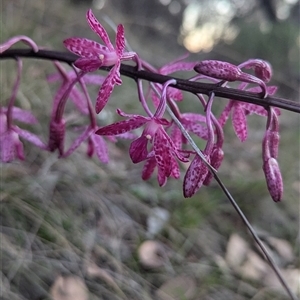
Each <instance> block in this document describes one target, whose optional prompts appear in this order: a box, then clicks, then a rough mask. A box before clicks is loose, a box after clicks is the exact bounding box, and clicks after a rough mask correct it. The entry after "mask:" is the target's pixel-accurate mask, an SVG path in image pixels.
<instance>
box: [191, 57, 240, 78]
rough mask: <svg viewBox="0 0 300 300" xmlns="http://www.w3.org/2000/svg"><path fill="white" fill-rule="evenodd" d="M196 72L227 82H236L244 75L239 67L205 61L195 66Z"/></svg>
mask: <svg viewBox="0 0 300 300" xmlns="http://www.w3.org/2000/svg"><path fill="white" fill-rule="evenodd" d="M194 70H195V71H196V72H198V73H200V74H203V75H206V76H209V77H213V78H216V79H222V80H226V81H236V80H238V79H239V78H240V76H241V75H242V71H241V69H240V68H239V67H237V66H235V65H233V64H230V63H228V62H225V61H219V60H203V61H201V62H199V63H198V64H196V65H195V67H194Z"/></svg>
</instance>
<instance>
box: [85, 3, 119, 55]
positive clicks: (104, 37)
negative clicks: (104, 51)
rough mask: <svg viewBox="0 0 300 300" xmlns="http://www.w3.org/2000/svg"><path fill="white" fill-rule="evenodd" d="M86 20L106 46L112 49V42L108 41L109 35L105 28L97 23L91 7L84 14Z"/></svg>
mask: <svg viewBox="0 0 300 300" xmlns="http://www.w3.org/2000/svg"><path fill="white" fill-rule="evenodd" d="M86 18H87V21H88V23H89V25H90V27H91V29H92V30H93V31H94V32H95V33H96V34H97V35H98V36H99V37H100V38H101V39H102V41H103V42H104V43H105V45H106V46H107V47H108V49H109V50H110V51H113V50H114V47H113V45H112V43H111V42H110V39H109V36H108V34H107V32H106V30H105V28H104V27H103V26H102V25H101V24H100V23H99V21H98V20H97V19H96V17H95V16H94V14H93V12H92V10H91V9H89V10H88V11H87V14H86Z"/></svg>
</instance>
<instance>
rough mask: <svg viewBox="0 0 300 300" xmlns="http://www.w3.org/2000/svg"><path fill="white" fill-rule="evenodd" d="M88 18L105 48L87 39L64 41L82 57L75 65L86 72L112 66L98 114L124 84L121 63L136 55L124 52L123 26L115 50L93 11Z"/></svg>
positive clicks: (102, 91)
mask: <svg viewBox="0 0 300 300" xmlns="http://www.w3.org/2000/svg"><path fill="white" fill-rule="evenodd" d="M86 18H87V21H88V23H89V25H90V27H91V29H92V30H93V31H94V32H95V33H96V34H97V35H98V36H99V37H100V38H101V39H102V41H103V42H104V43H105V46H103V45H101V44H99V43H97V42H95V41H92V40H88V39H85V38H69V39H66V40H65V41H64V45H65V46H66V47H67V49H68V50H70V51H71V52H73V53H75V54H77V55H78V56H79V57H80V58H78V59H77V60H76V62H75V63H74V65H75V66H76V67H77V68H79V69H81V70H82V71H84V72H93V71H96V70H97V69H99V68H100V67H111V66H112V68H111V70H110V72H109V73H108V75H107V77H106V79H105V80H104V82H103V84H102V86H101V88H100V90H99V93H98V97H97V100H96V106H95V109H96V113H97V114H98V113H99V112H100V111H101V110H102V109H103V108H104V106H105V105H106V103H107V101H108V99H109V96H110V94H111V93H112V90H113V88H114V86H115V85H116V84H117V85H120V84H121V83H122V80H121V78H120V65H121V61H124V60H132V59H134V58H135V57H136V53H134V52H125V51H124V50H125V38H124V27H123V25H118V29H117V35H116V48H114V47H113V45H112V43H111V41H110V39H109V37H108V34H107V32H106V30H105V29H104V27H103V26H102V25H101V24H100V23H99V21H98V20H97V19H96V17H95V16H94V14H93V13H92V10H91V9H90V10H88V12H87V14H86Z"/></svg>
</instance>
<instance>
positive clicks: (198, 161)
mask: <svg viewBox="0 0 300 300" xmlns="http://www.w3.org/2000/svg"><path fill="white" fill-rule="evenodd" d="M204 156H205V158H206V160H207V162H208V163H209V161H210V157H209V156H208V155H206V154H204ZM207 173H208V168H207V166H206V165H205V163H204V162H203V160H202V158H200V156H198V155H195V157H194V159H193V161H192V162H191V164H190V166H189V168H188V170H187V171H186V173H185V176H184V180H183V195H184V197H185V198H189V197H192V196H193V195H194V194H195V193H196V192H197V191H198V190H199V189H200V187H201V186H202V184H203V182H204V180H205V178H206V176H207Z"/></svg>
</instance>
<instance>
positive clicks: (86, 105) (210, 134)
mask: <svg viewBox="0 0 300 300" xmlns="http://www.w3.org/2000/svg"><path fill="white" fill-rule="evenodd" d="M86 19H87V22H88V24H89V26H90V28H91V29H92V30H93V31H94V32H95V33H96V34H97V35H98V36H99V37H100V39H101V40H102V41H103V44H100V43H98V42H96V41H93V40H89V39H86V38H77V37H73V38H67V39H66V40H65V41H64V45H65V46H66V48H67V49H68V50H69V51H71V52H73V53H75V54H76V55H78V58H77V59H76V60H75V61H72V62H73V70H71V71H67V70H66V69H64V67H63V66H62V64H61V63H60V62H58V61H55V60H53V62H54V66H55V68H56V70H57V73H56V74H50V75H48V81H49V82H59V83H60V86H59V88H58V90H57V92H56V94H55V96H54V99H53V107H52V114H51V119H50V124H49V139H48V144H47V145H45V144H44V143H43V142H42V141H41V140H40V139H39V138H38V137H37V136H35V135H34V134H32V133H30V132H28V131H25V130H23V129H21V128H19V127H18V126H16V125H14V124H12V119H14V118H15V119H18V118H19V120H20V121H25V122H28V123H30V122H31V121H32V116H29V113H28V112H26V113H21V114H20V109H19V110H18V108H16V107H15V105H14V99H15V98H16V91H17V89H18V86H19V81H20V69H21V67H20V66H21V63H20V59H17V61H18V65H19V71H18V78H17V80H16V83H15V87H14V88H13V91H12V96H11V100H10V104H9V105H7V109H6V108H5V107H2V108H1V126H2V128H1V136H0V138H1V145H0V146H1V147H0V150H1V160H2V161H11V160H13V159H14V157H15V156H17V157H19V158H21V159H23V157H24V154H23V146H22V143H21V142H20V140H19V136H20V137H22V138H25V139H27V140H29V141H31V142H32V143H33V144H35V145H36V146H38V147H40V148H42V149H44V150H48V151H56V150H58V152H59V157H67V156H69V155H71V154H72V153H73V152H74V151H75V150H76V149H78V148H79V146H80V145H81V144H82V143H84V142H86V143H87V155H88V156H92V155H93V153H96V155H97V157H98V159H99V160H100V161H102V162H104V163H107V162H108V149H107V145H106V141H105V140H104V138H103V136H106V138H107V139H108V140H109V141H111V142H115V141H116V139H117V138H125V139H133V141H132V142H131V144H130V147H129V156H130V158H131V160H132V162H133V163H139V162H144V168H143V171H142V178H143V179H148V178H150V176H151V175H152V173H153V172H154V170H155V169H156V168H157V178H158V182H159V185H160V186H163V185H164V184H165V183H166V181H167V179H168V178H169V177H174V178H179V177H180V173H181V170H180V165H179V161H180V162H184V163H186V162H188V161H189V157H190V156H192V157H193V158H192V162H191V164H190V166H189V168H188V170H187V172H186V174H185V176H184V182H183V186H184V189H183V190H184V195H185V196H186V197H191V196H192V195H193V194H195V193H196V192H197V190H198V189H199V188H200V187H201V186H202V185H209V183H210V182H211V180H212V179H213V174H212V172H211V171H213V172H214V171H216V170H218V168H219V167H220V166H221V163H222V161H223V158H224V151H223V142H224V133H223V129H224V125H225V123H226V122H227V120H228V119H229V118H230V117H231V119H232V124H233V128H234V131H235V133H236V135H237V136H238V138H239V139H240V140H241V141H244V140H246V139H247V135H248V125H247V118H248V116H250V115H252V114H256V115H259V116H263V117H267V116H268V126H267V129H266V134H265V136H264V138H263V171H264V173H265V176H266V180H267V185H268V188H269V190H270V194H271V195H272V197H273V199H274V200H275V201H279V199H281V197H282V192H281V191H282V189H280V190H278V189H277V190H276V189H274V186H275V185H274V182H275V181H276V180H277V181H278V186H280V184H279V181H280V178H281V177H280V176H279V175H278V174H280V171H279V167H278V163H277V161H276V163H275V162H274V160H276V159H277V157H278V146H279V131H278V116H279V115H280V111H279V109H278V108H271V109H269V108H268V106H267V105H266V106H258V105H255V104H253V103H246V102H243V101H237V100H230V101H229V103H228V104H227V105H226V106H225V108H224V109H223V111H222V113H221V115H220V116H219V117H216V116H215V115H214V113H213V111H212V100H213V99H214V97H215V96H214V93H212V92H213V90H211V91H210V92H209V93H207V94H210V97H209V101H208V103H207V104H206V100H205V99H204V97H203V95H202V94H198V93H197V94H196V96H197V97H198V100H200V104H201V105H200V106H199V108H198V107H195V110H194V111H193V112H186V111H184V109H182V108H181V105H179V103H178V102H179V101H184V100H185V96H184V94H183V93H182V91H181V90H180V89H178V88H177V81H176V80H175V79H173V78H172V77H166V80H165V81H160V80H159V81H152V80H150V83H149V86H148V90H147V93H145V91H144V89H143V87H142V80H141V79H140V78H139V77H138V76H137V77H136V78H134V79H135V80H136V82H137V86H138V100H139V103H140V104H141V107H142V109H143V110H144V115H143V113H141V114H125V113H124V112H122V110H121V109H118V110H117V112H118V114H119V115H120V116H121V117H125V118H127V119H126V120H123V121H119V122H116V123H114V124H110V125H107V126H104V127H102V126H100V125H99V124H98V122H99V120H97V119H96V116H95V113H96V114H98V113H99V112H101V111H102V110H103V108H104V107H105V105H106V103H107V102H108V100H109V98H110V96H111V93H112V91H113V88H114V86H115V85H120V84H121V83H122V80H121V76H120V67H121V63H122V62H123V61H127V60H133V61H134V62H135V63H136V64H137V68H136V70H137V72H140V71H141V72H151V73H152V74H154V73H156V74H158V75H160V76H165V75H170V74H172V73H174V72H177V71H180V72H191V71H193V70H195V71H196V72H197V73H198V74H197V75H195V76H194V77H189V78H190V79H189V81H191V82H192V81H193V82H195V81H201V80H203V79H205V80H207V79H208V80H210V81H212V85H213V84H215V85H216V87H218V88H220V87H222V88H225V89H227V90H229V89H230V88H231V87H230V84H231V82H239V81H241V82H242V83H241V84H240V85H239V86H238V89H239V90H240V91H241V92H243V91H244V90H245V91H247V92H251V93H254V94H257V95H259V96H260V97H262V98H265V97H266V96H272V95H273V94H274V93H275V92H276V89H277V87H275V86H268V85H267V83H268V82H269V81H270V80H271V79H272V68H271V65H270V64H269V63H268V62H266V61H264V60H261V59H249V60H247V61H245V62H242V63H241V64H239V65H237V66H236V65H233V64H230V63H228V62H224V61H218V60H205V61H201V62H189V61H186V58H187V55H184V56H181V57H179V58H178V59H175V60H173V61H171V62H170V63H167V64H165V65H164V66H162V67H160V68H155V67H153V66H152V65H151V64H149V63H148V62H146V61H144V60H142V59H140V58H139V57H138V56H137V54H136V53H135V52H126V50H125V37H124V27H123V25H118V27H117V33H116V39H115V45H113V44H112V42H111V41H110V39H109V36H108V34H107V32H106V30H105V29H104V27H103V26H102V25H101V24H100V22H99V21H98V20H97V19H96V17H95V16H94V14H93V12H92V11H91V10H88V11H87V14H86ZM19 41H20V42H24V43H26V44H28V45H29V46H30V47H32V49H33V52H42V51H43V50H42V49H40V48H39V47H38V46H37V45H36V44H35V43H34V41H32V40H31V39H30V38H27V37H26V36H16V37H13V38H11V39H9V40H8V41H6V42H4V43H3V44H0V56H1V55H2V53H3V54H5V53H6V52H7V51H9V48H10V47H11V46H12V45H14V44H15V43H17V42H19ZM101 67H108V68H109V69H108V70H109V73H108V74H107V76H102V75H98V74H90V72H94V71H97V70H98V69H99V68H101ZM244 69H246V70H249V69H250V71H252V72H253V73H254V75H251V74H248V73H245V72H244V71H243V70H244ZM106 70H107V68H106ZM189 76H190V75H189ZM187 82H188V81H187ZM78 84H79V85H80V86H81V89H79V88H78ZM88 84H92V85H96V86H99V92H98V95H97V97H96V101H95V109H93V105H92V101H91V99H90V96H89V92H88V90H87V85H88ZM250 84H252V85H253V84H254V85H258V86H254V87H253V86H250V87H249V85H250ZM170 85H172V86H170ZM149 96H150V97H149ZM68 100H71V101H72V102H73V103H74V105H75V106H76V108H77V114H78V116H80V117H81V118H82V119H88V124H85V125H80V126H78V127H77V128H81V131H79V130H78V129H77V130H75V131H73V132H74V133H75V134H76V135H77V136H75V138H74V139H73V141H71V144H70V146H68V148H66V150H65V147H66V145H65V136H66V132H67V131H68V130H69V126H68V125H69V124H68V119H69V117H68V112H67V111H66V109H65V108H66V104H67V101H68ZM149 100H150V101H151V102H152V103H150V104H151V105H149V103H148V101H149ZM167 105H168V113H169V114H170V113H171V112H172V114H173V116H172V118H173V120H172V119H168V118H167V117H166V116H165V115H166V114H165V109H166V106H167ZM153 106H154V109H155V112H152V111H151V107H153ZM201 106H202V107H201ZM169 109H170V110H169ZM203 110H204V113H203ZM170 111H171V112H170ZM268 111H271V112H272V114H271V115H272V118H270V116H269V113H268ZM73 118H74V115H73ZM175 118H176V119H177V121H178V122H179V123H177V121H176V122H175ZM29 120H31V121H29ZM141 127H143V132H142V134H141V136H140V137H138V138H136V135H135V134H134V133H132V131H134V130H135V129H138V128H141ZM78 132H79V134H77V133H78ZM189 133H190V134H192V135H193V136H194V137H195V139H201V140H204V141H205V142H206V146H205V149H203V151H200V150H199V149H198V148H197V147H196V148H195V145H196V144H194V145H193V143H194V142H193V141H192V139H191V138H190V136H189ZM5 144H6V145H8V146H5ZM189 144H190V145H191V146H192V147H190V146H189ZM191 148H192V149H191ZM196 153H197V154H196ZM209 170H211V171H209Z"/></svg>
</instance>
